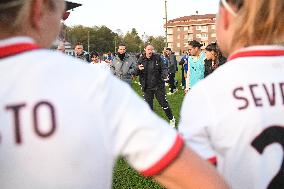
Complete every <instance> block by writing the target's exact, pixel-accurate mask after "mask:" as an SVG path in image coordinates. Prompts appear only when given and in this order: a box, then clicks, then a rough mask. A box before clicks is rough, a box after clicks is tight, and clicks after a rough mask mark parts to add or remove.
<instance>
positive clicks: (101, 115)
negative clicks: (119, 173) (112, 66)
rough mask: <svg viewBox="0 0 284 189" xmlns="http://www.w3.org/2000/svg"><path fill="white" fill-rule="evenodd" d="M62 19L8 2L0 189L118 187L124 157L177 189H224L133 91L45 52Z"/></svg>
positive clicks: (3, 12) (45, 4)
mask: <svg viewBox="0 0 284 189" xmlns="http://www.w3.org/2000/svg"><path fill="white" fill-rule="evenodd" d="M64 11H65V6H64V1H63V0H0V28H1V30H0V72H1V73H0V86H1V87H0V99H1V100H0V188H1V189H18V188H21V189H31V188H34V189H39V188H40V189H59V188H61V189H63V188H64V189H67V188H68V189H71V188H74V189H75V188H76V189H78V188H96V189H106V188H111V178H112V169H113V166H114V163H115V158H116V157H117V156H118V155H123V156H125V157H126V159H127V160H128V162H129V163H130V164H131V165H132V166H133V167H134V168H135V169H136V170H138V171H139V172H141V174H143V175H145V176H153V177H154V178H155V179H156V180H157V181H159V182H160V183H162V184H163V185H165V186H166V187H169V188H216V189H217V188H226V186H225V184H224V182H223V181H222V180H221V178H220V177H219V176H218V175H217V173H216V172H215V171H214V169H212V167H210V166H209V165H208V164H206V162H204V161H203V160H201V159H200V158H199V157H198V156H197V155H196V154H194V153H193V152H192V151H191V150H190V149H188V148H186V147H184V146H183V139H182V138H181V136H180V135H178V134H177V133H176V132H175V131H174V130H173V129H171V128H170V127H169V126H167V124H166V122H164V121H162V120H161V119H160V118H158V117H157V116H156V115H154V114H153V113H152V111H151V110H150V109H149V108H148V106H147V105H146V104H145V103H144V101H143V100H141V99H140V98H139V97H137V95H136V94H135V93H134V92H133V91H132V90H131V88H130V87H129V86H128V85H126V84H124V83H122V82H121V81H119V80H118V79H115V78H114V77H113V76H111V75H110V73H109V72H108V71H104V70H102V69H98V68H96V67H92V66H89V65H86V64H78V63H77V62H80V60H78V59H74V58H72V57H68V56H65V55H63V54H62V53H58V52H53V51H50V50H46V49H44V48H46V47H48V46H49V45H50V44H51V43H52V41H53V40H54V39H55V38H56V36H57V35H58V33H59V29H60V19H61V17H62V15H63V13H64ZM70 62H71V64H70ZM72 62H73V64H72ZM141 115H143V116H141Z"/></svg>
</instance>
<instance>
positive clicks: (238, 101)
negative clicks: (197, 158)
mask: <svg viewBox="0 0 284 189" xmlns="http://www.w3.org/2000/svg"><path fill="white" fill-rule="evenodd" d="M283 12H284V1H283V0H272V1H258V0H230V1H225V0H221V2H220V8H219V13H218V17H217V21H216V22H217V23H216V28H217V37H218V44H219V46H220V48H221V50H222V52H223V53H225V55H229V57H228V62H227V63H226V64H224V65H223V66H221V67H220V68H218V69H217V70H216V71H214V72H213V73H212V74H211V75H210V77H208V78H206V79H205V80H203V81H201V82H200V83H198V84H197V85H196V86H195V87H194V88H193V89H192V90H191V91H190V92H189V94H188V95H187V96H186V97H185V100H184V103H183V107H182V112H181V122H180V127H179V129H180V131H181V132H182V133H183V135H184V136H185V137H186V140H187V143H188V145H189V146H191V147H192V148H193V149H195V150H197V152H198V153H199V154H200V155H201V156H202V157H203V158H204V159H208V160H211V161H214V162H216V160H217V167H218V170H219V171H220V172H221V173H222V175H223V176H224V177H225V178H226V180H227V181H228V182H229V185H230V187H231V188H232V189H244V188H249V189H279V188H284V178H283V176H284V174H283V173H284V167H283V148H284V119H283V118H284V111H283V110H284V105H283V98H284V22H283V20H284V14H283ZM259 23H262V24H259ZM281 164H282V165H281Z"/></svg>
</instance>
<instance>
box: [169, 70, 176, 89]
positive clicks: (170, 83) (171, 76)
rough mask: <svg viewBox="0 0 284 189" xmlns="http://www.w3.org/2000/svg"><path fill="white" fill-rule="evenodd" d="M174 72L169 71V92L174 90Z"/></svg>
mask: <svg viewBox="0 0 284 189" xmlns="http://www.w3.org/2000/svg"><path fill="white" fill-rule="evenodd" d="M175 76H176V74H175V73H169V87H170V92H171V93H172V92H174V89H176V85H175Z"/></svg>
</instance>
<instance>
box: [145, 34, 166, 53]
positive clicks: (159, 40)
mask: <svg viewBox="0 0 284 189" xmlns="http://www.w3.org/2000/svg"><path fill="white" fill-rule="evenodd" d="M147 43H149V44H151V45H153V47H154V48H155V50H156V52H158V53H162V52H163V50H164V48H165V46H166V42H165V37H163V36H158V37H156V38H155V37H153V36H150V37H149V38H148V41H147Z"/></svg>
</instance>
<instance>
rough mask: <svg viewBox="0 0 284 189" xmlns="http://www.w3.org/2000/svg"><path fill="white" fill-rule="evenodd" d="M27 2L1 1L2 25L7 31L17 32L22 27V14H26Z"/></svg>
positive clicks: (23, 0)
mask: <svg viewBox="0 0 284 189" xmlns="http://www.w3.org/2000/svg"><path fill="white" fill-rule="evenodd" d="M27 2H28V1H27V0H0V25H2V26H4V27H5V28H6V30H9V29H10V30H15V29H17V27H18V26H19V25H20V22H21V20H22V14H24V13H25V12H26V10H24V7H25V6H24V5H25V4H27Z"/></svg>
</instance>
